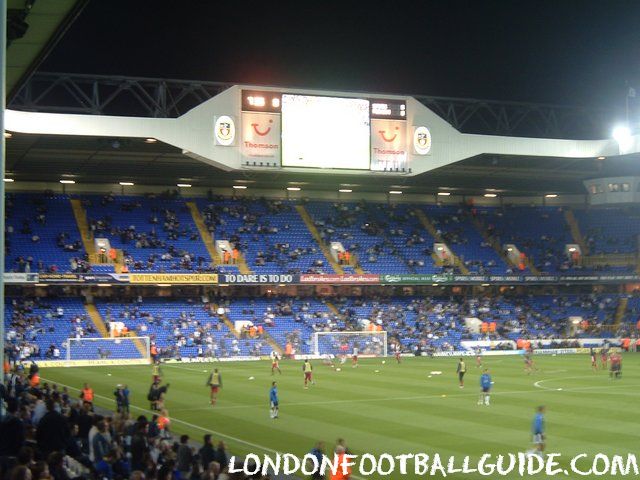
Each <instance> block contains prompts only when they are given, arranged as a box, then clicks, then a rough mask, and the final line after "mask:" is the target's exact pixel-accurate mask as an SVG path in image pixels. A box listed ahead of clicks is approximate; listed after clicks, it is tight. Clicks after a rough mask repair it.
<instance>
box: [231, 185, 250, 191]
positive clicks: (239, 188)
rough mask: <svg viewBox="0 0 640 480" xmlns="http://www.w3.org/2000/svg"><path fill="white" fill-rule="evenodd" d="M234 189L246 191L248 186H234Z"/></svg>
mask: <svg viewBox="0 0 640 480" xmlns="http://www.w3.org/2000/svg"><path fill="white" fill-rule="evenodd" d="M233 188H235V189H236V190H246V189H247V186H246V185H234V186H233Z"/></svg>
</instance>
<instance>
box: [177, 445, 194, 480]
mask: <svg viewBox="0 0 640 480" xmlns="http://www.w3.org/2000/svg"><path fill="white" fill-rule="evenodd" d="M177 457H178V458H177V468H178V471H179V472H180V478H183V479H185V480H188V478H189V477H190V476H191V468H192V464H193V450H192V448H191V447H190V446H189V435H181V436H180V446H179V447H178V455H177Z"/></svg>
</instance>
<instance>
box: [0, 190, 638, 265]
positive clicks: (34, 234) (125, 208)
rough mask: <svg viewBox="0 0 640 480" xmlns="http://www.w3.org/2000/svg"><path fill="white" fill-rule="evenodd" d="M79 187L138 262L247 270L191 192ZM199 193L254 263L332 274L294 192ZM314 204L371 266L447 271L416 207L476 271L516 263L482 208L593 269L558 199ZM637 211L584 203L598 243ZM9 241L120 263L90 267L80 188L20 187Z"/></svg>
mask: <svg viewBox="0 0 640 480" xmlns="http://www.w3.org/2000/svg"><path fill="white" fill-rule="evenodd" d="M79 198H80V200H81V201H82V203H83V205H84V206H85V209H86V212H87V218H88V222H89V225H90V228H91V229H92V230H93V231H94V234H95V235H96V236H105V237H106V238H108V239H109V241H110V242H111V245H112V246H114V247H115V248H119V249H122V250H124V252H125V254H126V255H125V259H126V261H127V264H128V267H129V270H130V271H144V272H191V271H220V272H237V271H238V268H237V266H233V265H228V266H227V265H224V266H215V265H213V264H212V260H211V258H210V255H209V252H208V251H207V248H206V246H205V244H204V242H203V241H202V239H201V236H200V232H199V231H198V229H197V227H196V225H195V222H194V220H193V218H192V215H191V212H190V211H189V209H188V208H187V205H186V199H184V198H181V197H166V196H159V197H156V196H114V195H106V196H99V195H88V196H81V197H79ZM194 201H195V202H196V204H197V206H198V208H199V210H200V212H201V214H202V216H203V218H204V220H205V223H206V225H207V227H208V228H209V230H210V231H211V232H212V233H213V235H214V237H215V238H216V239H219V240H230V241H233V242H235V243H237V245H239V247H240V249H241V251H242V252H243V254H244V256H245V258H246V261H247V264H248V266H249V268H250V269H251V270H253V271H254V272H256V273H333V269H332V268H331V266H330V265H329V262H327V260H326V259H325V257H324V255H323V254H322V251H321V249H320V248H319V246H318V244H317V243H316V241H315V239H314V238H313V236H312V234H311V232H310V231H309V230H308V229H307V227H306V225H305V223H304V222H303V220H302V218H301V216H300V215H299V214H298V212H297V211H296V209H295V208H294V207H295V204H294V202H290V201H273V200H266V199H246V198H245V199H230V198H223V197H219V198H211V199H204V198H199V199H195V200H194ZM305 207H306V209H307V211H308V212H309V214H310V215H311V217H312V220H313V221H314V223H315V225H316V228H317V230H318V231H319V233H320V236H321V237H322V239H323V242H325V243H327V244H328V243H329V242H331V241H339V242H342V244H343V246H344V247H345V248H346V249H347V250H349V251H350V252H352V253H353V254H355V256H357V259H358V261H359V266H360V267H361V268H362V269H363V270H364V271H365V272H368V273H381V274H402V273H421V274H433V273H440V272H441V271H442V268H440V267H437V266H436V265H435V263H434V261H433V259H432V257H431V253H432V249H433V243H434V238H433V237H432V236H431V235H430V234H429V232H428V231H427V229H425V228H424V226H423V225H422V224H421V223H420V221H419V219H418V217H417V215H416V213H415V212H416V210H417V209H421V210H422V212H424V213H425V214H426V215H427V216H428V217H429V218H430V219H431V221H432V223H433V224H434V226H435V227H436V229H437V230H439V234H440V235H441V236H442V237H443V238H444V240H445V241H446V243H447V244H448V245H449V247H450V248H451V250H452V251H453V252H454V253H455V254H456V255H457V256H458V257H460V259H461V260H462V261H463V262H464V264H465V265H466V267H467V268H468V269H469V271H470V272H472V273H485V274H492V273H495V274H500V273H510V271H511V270H513V269H514V267H511V266H509V265H507V264H506V263H505V261H504V260H503V259H502V257H501V256H500V255H499V254H498V253H497V252H496V251H495V250H494V249H493V247H491V246H490V245H489V244H488V242H487V241H486V240H485V237H483V233H486V232H482V231H481V230H480V228H479V227H478V225H477V222H476V221H475V220H476V219H478V220H480V223H481V224H482V225H484V227H483V228H485V229H486V230H487V231H488V232H489V234H490V235H492V236H493V238H494V239H497V240H498V242H499V244H505V243H514V244H515V245H516V246H517V247H518V248H519V249H520V250H521V251H522V252H523V253H524V254H525V255H526V256H527V257H528V258H530V259H531V260H532V262H533V264H534V265H535V266H536V268H537V269H538V270H539V271H540V272H542V273H550V274H556V273H560V272H579V271H582V272H585V273H590V272H588V271H586V270H584V269H579V268H577V266H574V265H571V263H570V262H568V261H567V258H566V255H565V252H564V247H565V245H566V244H567V243H572V242H573V240H572V237H571V233H570V230H569V228H568V226H567V224H566V221H565V220H564V212H563V209H562V208H558V207H540V206H535V207H523V206H515V207H501V208H498V207H462V206H453V205H443V206H439V205H421V206H417V205H408V204H396V205H391V204H383V203H366V202H359V203H357V202H341V203H331V202H319V201H312V202H308V203H306V204H305ZM638 215H640V214H639V213H638V212H637V211H636V210H634V209H628V208H606V209H591V210H584V211H582V210H577V211H576V217H577V219H578V223H579V225H580V226H581V228H582V231H583V233H584V236H585V238H586V239H587V242H588V243H589V245H590V246H591V247H592V250H593V253H619V252H622V253H630V252H634V251H635V250H636V248H637V237H638V235H639V234H640V222H638V221H637V217H638ZM474 217H475V218H474ZM61 235H62V237H61ZM7 243H8V248H7V255H8V260H7V268H8V269H10V270H11V271H21V272H25V271H63V272H68V271H71V270H75V271H84V270H83V269H88V268H91V269H92V270H93V271H96V272H105V271H106V272H110V271H113V267H110V266H93V267H89V266H87V265H86V264H85V263H83V259H84V258H85V252H84V248H83V246H82V242H81V241H80V234H79V232H78V227H77V225H76V222H75V218H74V215H73V211H72V209H71V205H70V197H69V196H65V195H38V194H15V195H11V196H9V197H8V201H7ZM69 246H71V248H69ZM73 246H75V248H74V247H73ZM632 268H633V266H630V267H615V268H614V267H612V268H611V270H612V271H630V270H631V269H632ZM346 270H347V272H352V271H353V269H352V268H346ZM523 273H529V271H528V270H524V271H523Z"/></svg>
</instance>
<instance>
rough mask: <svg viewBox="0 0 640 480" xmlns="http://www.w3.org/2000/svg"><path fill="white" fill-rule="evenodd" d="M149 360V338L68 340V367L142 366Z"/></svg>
mask: <svg viewBox="0 0 640 480" xmlns="http://www.w3.org/2000/svg"><path fill="white" fill-rule="evenodd" d="M150 358H151V353H150V341H149V337H117V338H69V339H68V340H67V355H66V360H67V364H68V365H73V364H77V365H118V364H126V365H132V364H138V363H140V364H144V363H149V361H150Z"/></svg>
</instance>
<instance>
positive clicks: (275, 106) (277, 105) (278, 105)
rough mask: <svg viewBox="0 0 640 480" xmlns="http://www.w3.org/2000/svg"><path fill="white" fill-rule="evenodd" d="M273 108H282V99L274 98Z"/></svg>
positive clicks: (272, 101)
mask: <svg viewBox="0 0 640 480" xmlns="http://www.w3.org/2000/svg"><path fill="white" fill-rule="evenodd" d="M271 106H272V107H273V108H278V107H280V99H279V98H274V99H272V100H271Z"/></svg>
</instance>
